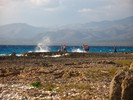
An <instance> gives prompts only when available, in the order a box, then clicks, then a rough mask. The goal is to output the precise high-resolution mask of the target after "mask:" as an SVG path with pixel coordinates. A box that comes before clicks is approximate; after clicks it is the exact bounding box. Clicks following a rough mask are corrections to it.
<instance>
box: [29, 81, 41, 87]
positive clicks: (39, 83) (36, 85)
mask: <svg viewBox="0 0 133 100" xmlns="http://www.w3.org/2000/svg"><path fill="white" fill-rule="evenodd" d="M31 86H33V87H40V86H41V82H33V83H31Z"/></svg>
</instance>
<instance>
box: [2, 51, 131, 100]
mask: <svg viewBox="0 0 133 100" xmlns="http://www.w3.org/2000/svg"><path fill="white" fill-rule="evenodd" d="M37 55H38V54H30V55H28V56H27V55H26V56H20V57H16V56H8V57H0V100H108V99H109V85H110V82H111V80H112V78H113V76H114V74H115V72H116V71H117V70H120V69H127V68H129V65H130V63H131V62H133V54H132V53H127V54H124V53H115V54H106V53H105V54H104V53H67V54H66V55H64V54H62V56H61V57H46V54H45V57H44V56H42V55H40V54H39V55H40V56H37ZM43 55H44V54H43Z"/></svg>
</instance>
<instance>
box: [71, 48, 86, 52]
mask: <svg viewBox="0 0 133 100" xmlns="http://www.w3.org/2000/svg"><path fill="white" fill-rule="evenodd" d="M72 52H84V50H81V49H80V48H77V49H72Z"/></svg>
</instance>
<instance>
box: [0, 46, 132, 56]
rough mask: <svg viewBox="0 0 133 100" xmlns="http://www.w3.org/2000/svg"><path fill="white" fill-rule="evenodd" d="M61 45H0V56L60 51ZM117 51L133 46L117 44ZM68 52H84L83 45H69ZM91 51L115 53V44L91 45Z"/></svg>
mask: <svg viewBox="0 0 133 100" xmlns="http://www.w3.org/2000/svg"><path fill="white" fill-rule="evenodd" d="M60 48H61V46H40V45H0V56H5V55H11V54H12V53H16V54H17V55H18V56H20V55H21V54H22V53H26V52H58V50H59V49H60ZM115 48H116V49H117V52H133V46H132V47H131V46H116V47H115ZM67 52H84V50H83V47H82V46H67ZM89 52H90V53H114V47H113V46H89Z"/></svg>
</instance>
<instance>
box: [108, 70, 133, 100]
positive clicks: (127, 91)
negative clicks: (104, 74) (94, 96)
mask: <svg viewBox="0 0 133 100" xmlns="http://www.w3.org/2000/svg"><path fill="white" fill-rule="evenodd" d="M110 100H133V71H130V70H120V71H118V72H116V74H115V76H114V78H113V79H112V81H111V84H110Z"/></svg>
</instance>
